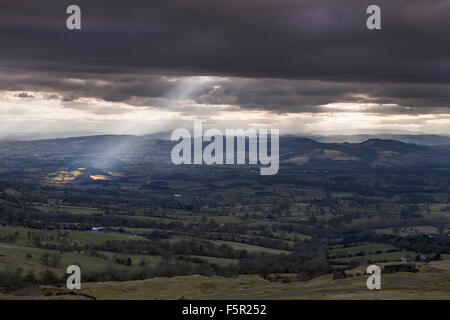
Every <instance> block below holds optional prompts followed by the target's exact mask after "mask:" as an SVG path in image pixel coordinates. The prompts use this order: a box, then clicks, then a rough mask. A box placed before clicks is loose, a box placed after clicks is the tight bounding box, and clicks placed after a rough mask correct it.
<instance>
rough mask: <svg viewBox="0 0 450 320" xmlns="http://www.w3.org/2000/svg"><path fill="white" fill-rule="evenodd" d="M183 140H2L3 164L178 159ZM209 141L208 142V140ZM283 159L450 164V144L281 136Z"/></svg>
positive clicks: (361, 164)
mask: <svg viewBox="0 0 450 320" xmlns="http://www.w3.org/2000/svg"><path fill="white" fill-rule="evenodd" d="M176 143H177V142H174V141H167V140H158V139H151V138H150V139H149V138H148V137H145V136H132V135H98V136H86V137H75V138H62V139H51V140H37V141H2V142H0V166H1V165H3V167H7V165H5V164H6V163H10V161H11V160H15V161H16V163H17V165H20V166H21V167H28V166H29V167H33V166H35V164H36V163H43V162H45V163H55V165H63V166H70V167H92V168H100V169H107V168H117V167H118V166H119V167H120V166H123V165H126V164H138V163H141V164H142V163H155V164H161V165H164V166H166V165H172V163H171V159H170V154H171V151H172V148H173V146H174V145H175V144H176ZM205 144H206V143H205ZM280 163H281V165H295V166H300V167H305V168H319V169H327V168H377V167H426V166H433V167H445V168H448V167H450V145H437V146H431V145H428V146H427V145H417V144H412V143H404V142H401V141H397V140H383V139H369V140H366V141H363V142H361V143H347V142H345V143H323V142H318V141H315V140H313V139H309V138H303V137H297V136H282V137H280Z"/></svg>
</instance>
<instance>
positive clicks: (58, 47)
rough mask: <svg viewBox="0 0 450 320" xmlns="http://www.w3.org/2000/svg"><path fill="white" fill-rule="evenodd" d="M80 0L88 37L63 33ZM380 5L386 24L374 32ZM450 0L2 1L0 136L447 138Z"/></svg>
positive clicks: (449, 127)
mask: <svg viewBox="0 0 450 320" xmlns="http://www.w3.org/2000/svg"><path fill="white" fill-rule="evenodd" d="M71 4H78V5H79V6H80V7H81V11H82V30H78V31H69V30H67V28H66V18H67V17H68V15H67V14H66V8H67V6H69V5H71ZM371 4H377V5H379V6H380V7H381V18H382V30H368V29H367V28H366V19H367V17H368V15H367V14H366V9H367V7H368V6H369V5H371ZM449 17H450V1H449V0H395V1H393V0H389V1H381V0H370V1H366V0H339V1H338V0H183V1H175V0H152V1H136V0H128V1H116V0H95V1H93V0H89V1H83V0H77V1H75V2H72V1H70V2H69V1H62V0H53V1H50V0H40V1H35V0H34V1H24V0H0V44H1V47H0V48H1V50H0V110H1V113H0V137H5V136H9V135H14V134H22V133H33V134H37V135H39V134H42V135H45V134H54V133H57V134H61V135H62V134H64V133H74V132H80V133H129V134H144V133H152V132H158V131H170V130H172V129H174V128H178V127H189V126H192V124H193V120H196V119H197V120H204V121H205V126H209V127H218V128H221V129H224V128H231V127H241V128H250V127H254V128H279V129H280V130H281V133H319V134H356V133H371V132H389V133H400V132H414V133H439V134H450V36H449V34H450V19H449Z"/></svg>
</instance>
